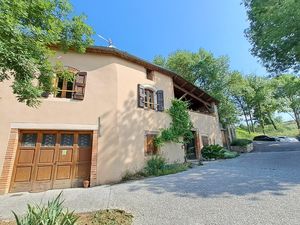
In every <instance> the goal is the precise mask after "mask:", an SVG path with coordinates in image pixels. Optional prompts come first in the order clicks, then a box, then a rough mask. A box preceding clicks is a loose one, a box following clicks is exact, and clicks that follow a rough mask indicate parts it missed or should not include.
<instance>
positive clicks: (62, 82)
mask: <svg viewBox="0 0 300 225" xmlns="http://www.w3.org/2000/svg"><path fill="white" fill-rule="evenodd" d="M69 72H70V74H71V77H70V76H69V75H68V76H67V78H64V77H63V76H59V75H57V77H56V79H55V81H54V90H55V91H54V93H53V95H54V97H56V98H69V99H76V100H83V99H84V93H85V86H86V76H87V72H78V71H75V70H74V69H70V71H69ZM72 75H73V77H72ZM48 95H49V93H43V94H42V96H43V97H48Z"/></svg>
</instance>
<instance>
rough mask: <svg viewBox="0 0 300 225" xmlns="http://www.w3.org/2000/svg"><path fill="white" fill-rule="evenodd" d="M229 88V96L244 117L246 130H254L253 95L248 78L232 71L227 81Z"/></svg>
mask: <svg viewBox="0 0 300 225" xmlns="http://www.w3.org/2000/svg"><path fill="white" fill-rule="evenodd" d="M229 90H230V95H231V98H232V99H233V101H234V103H235V104H236V107H237V108H238V109H239V111H240V112H241V116H243V117H244V120H245V122H246V125H247V129H248V132H249V133H250V132H251V131H252V132H254V125H253V121H252V109H251V103H252V99H253V95H254V90H253V88H251V86H250V85H249V82H248V80H247V79H245V77H244V76H243V75H242V74H241V73H240V72H238V71H233V72H232V75H231V78H230V82H229Z"/></svg>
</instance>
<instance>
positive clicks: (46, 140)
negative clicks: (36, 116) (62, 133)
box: [42, 134, 56, 147]
mask: <svg viewBox="0 0 300 225" xmlns="http://www.w3.org/2000/svg"><path fill="white" fill-rule="evenodd" d="M55 143H56V135H55V134H43V140H42V146H43V147H49V146H55Z"/></svg>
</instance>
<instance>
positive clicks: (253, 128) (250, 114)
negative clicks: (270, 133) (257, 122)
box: [249, 110, 255, 132]
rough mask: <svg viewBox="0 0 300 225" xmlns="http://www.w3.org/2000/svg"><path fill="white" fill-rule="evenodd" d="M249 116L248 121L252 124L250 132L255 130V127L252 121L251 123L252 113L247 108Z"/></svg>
mask: <svg viewBox="0 0 300 225" xmlns="http://www.w3.org/2000/svg"><path fill="white" fill-rule="evenodd" d="M249 116H250V123H251V126H252V132H255V127H254V123H253V118H252V113H251V111H250V110H249Z"/></svg>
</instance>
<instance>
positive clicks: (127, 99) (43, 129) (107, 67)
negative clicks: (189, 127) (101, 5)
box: [0, 47, 222, 193]
mask: <svg viewBox="0 0 300 225" xmlns="http://www.w3.org/2000/svg"><path fill="white" fill-rule="evenodd" d="M56 54H57V58H59V60H61V61H62V63H63V64H64V65H65V66H66V67H67V68H68V69H69V70H70V71H71V72H73V73H74V76H75V81H74V82H72V81H66V80H62V79H60V78H59V79H56V81H55V82H54V85H56V87H57V88H58V90H57V92H56V93H54V94H53V95H49V96H47V94H46V95H44V98H43V99H42V103H41V105H40V106H39V107H38V108H31V107H28V106H26V105H25V104H23V103H19V102H18V101H17V100H16V98H15V96H14V95H13V94H12V90H11V87H10V85H11V81H5V82H1V83H0V90H1V94H0V95H1V96H0V115H1V116H0V124H1V129H0V193H8V192H20V191H43V190H47V189H53V188H68V187H80V186H82V180H83V179H89V180H90V185H91V186H95V185H101V184H108V183H113V182H118V181H120V179H121V178H122V176H123V175H124V174H125V173H126V171H136V170H139V169H141V168H142V167H143V166H144V163H145V161H146V159H147V158H149V156H150V155H153V154H158V153H159V154H163V155H164V157H165V158H166V159H167V160H168V161H169V162H183V161H184V149H183V146H182V145H181V144H176V143H167V144H165V145H164V146H163V147H161V149H157V148H156V147H155V146H154V144H153V139H154V137H155V135H157V134H158V133H159V131H160V129H162V128H166V127H168V126H169V124H170V117H169V115H168V114H167V113H166V109H168V108H169V107H170V105H171V100H172V99H173V98H183V99H186V100H189V101H190V103H191V105H190V115H191V119H192V121H193V125H194V129H193V133H194V136H195V138H194V140H193V141H191V143H189V144H187V146H186V148H187V153H188V158H189V159H199V158H200V149H201V147H202V146H203V145H206V144H210V143H217V144H222V137H221V131H220V128H219V121H218V113H217V108H216V104H217V103H218V101H217V100H216V99H214V98H213V97H212V96H210V95H208V94H207V93H206V92H204V91H203V90H201V89H199V88H197V87H196V86H194V85H193V84H191V83H189V82H187V81H186V80H184V79H183V78H182V77H180V76H179V75H177V74H175V73H173V72H171V71H169V70H166V69H163V68H161V67H159V66H156V65H153V64H151V63H149V62H146V61H145V60H142V59H140V58H137V57H135V56H132V55H130V54H128V53H126V52H122V51H120V50H117V49H114V48H106V47H90V48H88V49H87V51H86V53H85V54H78V53H75V52H69V53H67V54H64V53H62V52H59V51H57V53H56ZM58 56H59V57H58ZM54 58H55V60H58V59H57V58H56V57H54Z"/></svg>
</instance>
